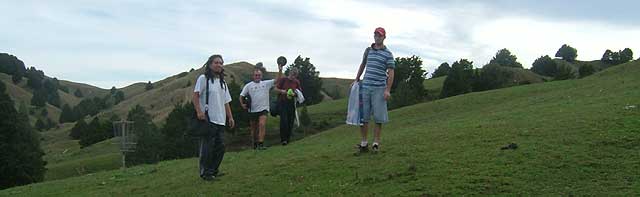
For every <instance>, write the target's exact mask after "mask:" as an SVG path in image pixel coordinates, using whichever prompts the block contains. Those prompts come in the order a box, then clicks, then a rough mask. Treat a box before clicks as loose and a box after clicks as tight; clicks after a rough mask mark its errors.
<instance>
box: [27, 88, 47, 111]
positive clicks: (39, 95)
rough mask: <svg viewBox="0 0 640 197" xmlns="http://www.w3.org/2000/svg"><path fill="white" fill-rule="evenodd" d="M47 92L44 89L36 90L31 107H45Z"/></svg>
mask: <svg viewBox="0 0 640 197" xmlns="http://www.w3.org/2000/svg"><path fill="white" fill-rule="evenodd" d="M46 99H47V92H46V91H45V90H44V89H43V88H40V89H36V90H34V91H33V96H32V97H31V105H33V106H37V107H44V106H45V104H46V102H47V100H46Z"/></svg>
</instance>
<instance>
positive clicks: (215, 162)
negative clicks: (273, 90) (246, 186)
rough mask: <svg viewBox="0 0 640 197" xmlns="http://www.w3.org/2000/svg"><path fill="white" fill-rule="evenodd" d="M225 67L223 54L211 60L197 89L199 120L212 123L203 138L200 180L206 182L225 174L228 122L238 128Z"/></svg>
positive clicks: (230, 125) (195, 102)
mask: <svg viewBox="0 0 640 197" xmlns="http://www.w3.org/2000/svg"><path fill="white" fill-rule="evenodd" d="M223 64H224V61H223V59H222V56H221V55H212V56H211V57H209V59H208V60H207V62H206V63H204V65H203V67H204V73H203V74H201V75H200V76H198V79H197V80H196V85H195V88H194V90H193V105H194V108H195V110H196V113H197V115H198V119H200V120H206V121H207V123H209V129H208V132H207V133H206V134H205V135H203V136H201V137H200V178H202V179H204V180H206V181H211V180H214V179H215V178H216V177H219V176H221V175H222V173H220V170H219V167H220V163H222V158H223V157H224V152H225V146H224V138H223V136H224V127H225V125H227V123H228V125H229V127H231V128H233V127H234V126H235V121H234V120H233V114H232V113H231V107H230V106H229V102H231V95H230V94H229V88H228V87H227V83H226V82H225V81H224V69H223V68H222V65H223ZM207 88H208V91H207ZM207 93H208V95H207ZM207 99H208V101H207Z"/></svg>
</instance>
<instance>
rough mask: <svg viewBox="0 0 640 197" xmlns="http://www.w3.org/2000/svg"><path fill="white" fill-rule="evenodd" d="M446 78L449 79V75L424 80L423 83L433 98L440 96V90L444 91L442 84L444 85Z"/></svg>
mask: <svg viewBox="0 0 640 197" xmlns="http://www.w3.org/2000/svg"><path fill="white" fill-rule="evenodd" d="M445 79H447V76H442V77H436V78H431V79H427V80H424V82H422V85H423V86H424V89H425V90H426V91H427V95H429V97H431V98H440V92H442V86H443V85H444V80H445Z"/></svg>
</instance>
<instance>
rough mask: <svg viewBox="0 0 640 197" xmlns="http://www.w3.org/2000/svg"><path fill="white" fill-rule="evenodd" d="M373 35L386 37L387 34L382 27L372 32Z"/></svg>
mask: <svg viewBox="0 0 640 197" xmlns="http://www.w3.org/2000/svg"><path fill="white" fill-rule="evenodd" d="M373 33H379V34H380V35H381V36H384V37H387V32H386V31H385V30H384V28H382V27H378V28H376V30H375V31H373Z"/></svg>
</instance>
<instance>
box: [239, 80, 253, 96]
mask: <svg viewBox="0 0 640 197" xmlns="http://www.w3.org/2000/svg"><path fill="white" fill-rule="evenodd" d="M250 83H251V82H249V83H247V84H245V85H244V87H242V91H241V92H240V96H247V91H249V90H248V88H247V86H249V84H250Z"/></svg>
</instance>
